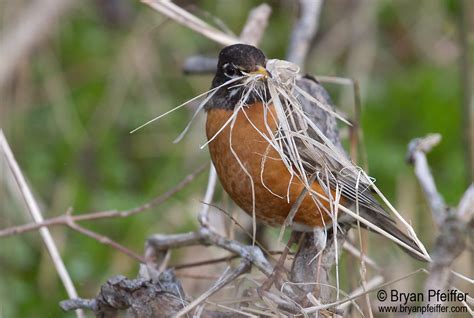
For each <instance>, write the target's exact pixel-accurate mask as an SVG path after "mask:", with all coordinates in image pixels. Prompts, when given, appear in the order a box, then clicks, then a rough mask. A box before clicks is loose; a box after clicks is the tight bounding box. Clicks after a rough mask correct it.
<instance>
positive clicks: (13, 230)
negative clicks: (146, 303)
mask: <svg viewBox="0 0 474 318" xmlns="http://www.w3.org/2000/svg"><path fill="white" fill-rule="evenodd" d="M206 167H207V164H205V165H202V166H200V167H199V168H198V169H196V170H195V171H194V172H192V173H191V174H189V175H187V176H186V177H185V178H184V179H183V180H181V181H180V182H179V183H178V184H177V185H176V186H174V187H173V188H171V189H170V190H168V191H166V192H165V193H163V194H161V195H159V196H157V197H156V198H154V199H152V200H151V201H149V202H146V203H145V204H143V205H140V206H138V207H134V208H132V209H128V210H106V211H99V212H91V213H85V214H80V215H67V214H65V215H61V216H58V217H55V218H51V219H47V220H44V221H41V222H38V223H30V224H24V225H19V226H13V227H9V228H6V229H3V230H0V237H6V236H11V235H16V234H21V233H25V232H31V231H35V230H38V229H41V228H44V227H50V226H58V225H62V226H64V225H69V223H71V222H73V223H77V222H82V221H92V220H99V219H110V218H126V217H129V216H132V215H135V214H138V213H141V212H144V211H147V210H150V209H151V208H154V207H156V206H157V205H160V204H162V203H163V202H165V201H166V200H168V199H169V198H170V197H172V196H173V195H175V194H176V193H178V192H179V191H181V190H182V189H183V188H185V187H186V186H187V185H188V184H189V183H190V182H191V181H193V180H194V179H195V178H196V177H197V176H198V175H200V174H201V173H202V172H203V171H204V170H205V168H206Z"/></svg>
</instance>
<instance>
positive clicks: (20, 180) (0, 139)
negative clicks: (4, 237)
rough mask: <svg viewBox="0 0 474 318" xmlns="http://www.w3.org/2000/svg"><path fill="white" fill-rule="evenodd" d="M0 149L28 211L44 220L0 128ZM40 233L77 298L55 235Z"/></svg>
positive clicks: (63, 278) (57, 270)
mask: <svg viewBox="0 0 474 318" xmlns="http://www.w3.org/2000/svg"><path fill="white" fill-rule="evenodd" d="M0 149H1V150H2V152H3V154H4V155H5V158H6V161H7V164H8V165H9V167H10V170H11V171H12V173H13V177H14V178H15V180H16V182H17V184H18V187H19V188H20V191H21V194H22V195H23V198H24V200H25V202H26V205H27V207H28V211H29V213H30V215H31V218H32V219H33V220H34V222H35V223H39V222H43V215H42V213H41V210H40V208H39V205H38V203H37V202H36V200H35V198H34V196H33V193H32V191H31V190H30V188H29V187H28V184H27V182H26V180H25V177H24V176H23V173H22V172H21V169H20V166H19V165H18V163H17V161H16V159H15V157H14V156H13V152H12V150H11V148H10V146H9V144H8V142H7V139H6V138H5V135H4V134H3V131H2V130H0ZM40 235H41V238H42V239H43V242H44V244H45V245H46V249H47V250H48V253H49V255H50V256H51V260H52V261H53V264H54V268H55V269H56V272H57V273H58V275H59V278H60V279H61V281H62V283H63V285H64V288H65V289H66V292H67V294H68V296H69V297H70V298H77V291H76V287H75V286H74V283H73V282H72V279H71V276H70V275H69V272H68V271H67V269H66V266H65V265H64V262H63V260H62V258H61V254H60V253H59V250H58V247H57V246H56V243H55V242H54V239H53V236H52V235H51V232H50V231H49V229H47V228H44V227H42V228H40ZM76 314H77V316H78V317H84V313H83V312H82V311H77V312H76Z"/></svg>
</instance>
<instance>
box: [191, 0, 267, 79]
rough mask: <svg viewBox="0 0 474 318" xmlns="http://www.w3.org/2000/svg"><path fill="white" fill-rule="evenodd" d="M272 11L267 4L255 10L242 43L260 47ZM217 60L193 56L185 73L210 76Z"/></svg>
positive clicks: (241, 35)
mask: <svg viewBox="0 0 474 318" xmlns="http://www.w3.org/2000/svg"><path fill="white" fill-rule="evenodd" d="M271 12H272V10H271V7H270V6H269V5H267V4H265V3H263V4H261V5H259V6H257V7H255V8H253V9H252V10H251V11H250V13H249V15H248V18H247V22H246V23H245V25H244V27H243V29H242V32H241V33H240V42H241V43H247V44H251V45H254V46H258V44H259V43H260V40H261V39H262V36H263V34H264V32H265V29H266V27H267V24H268V19H269V18H270V14H271ZM216 66H217V59H216V58H210V57H206V56H200V55H197V56H191V57H189V58H188V59H187V60H186V61H185V62H184V65H183V72H184V73H186V74H209V73H212V74H213V73H215V72H216Z"/></svg>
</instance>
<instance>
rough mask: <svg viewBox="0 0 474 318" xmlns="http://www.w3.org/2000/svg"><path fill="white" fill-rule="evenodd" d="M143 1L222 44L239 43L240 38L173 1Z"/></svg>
mask: <svg viewBox="0 0 474 318" xmlns="http://www.w3.org/2000/svg"><path fill="white" fill-rule="evenodd" d="M142 3H144V4H146V5H148V6H149V7H151V8H152V9H154V10H156V11H158V12H161V13H162V14H164V15H166V16H167V17H169V18H171V19H173V20H174V21H176V22H178V23H179V24H182V25H184V26H185V27H187V28H189V29H191V30H193V31H195V32H197V33H199V34H201V35H204V36H205V37H207V38H208V39H211V40H213V41H214V42H217V43H219V44H222V45H231V44H236V43H239V42H240V41H239V39H238V38H235V37H233V36H230V35H228V34H226V33H224V32H222V31H220V30H218V29H216V28H214V27H212V26H210V25H209V24H207V23H206V22H204V21H202V20H201V19H199V18H197V17H196V16H194V15H192V14H191V13H189V12H188V11H186V10H184V9H183V8H181V7H179V6H177V5H175V4H174V3H172V2H171V1H166V0H142Z"/></svg>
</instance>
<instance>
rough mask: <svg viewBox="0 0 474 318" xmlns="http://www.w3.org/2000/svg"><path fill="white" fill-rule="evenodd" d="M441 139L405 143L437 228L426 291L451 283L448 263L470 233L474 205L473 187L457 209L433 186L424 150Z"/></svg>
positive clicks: (429, 314) (442, 287)
mask: <svg viewBox="0 0 474 318" xmlns="http://www.w3.org/2000/svg"><path fill="white" fill-rule="evenodd" d="M440 140H441V136H440V135H438V134H436V135H428V136H427V137H425V138H418V139H415V140H413V141H411V142H410V144H409V146H408V156H407V158H408V161H409V162H410V163H412V164H413V165H414V166H415V174H416V176H417V178H418V180H419V182H420V184H421V186H422V188H423V191H424V193H425V196H426V199H427V200H428V203H429V205H430V207H431V212H432V214H433V218H434V219H435V221H436V223H437V225H438V228H439V229H440V234H439V235H438V237H437V238H436V242H435V245H434V249H433V252H432V260H433V261H432V263H431V264H430V268H429V272H430V274H429V276H428V278H427V280H426V282H425V294H427V293H428V291H429V290H446V289H447V288H449V286H450V285H451V279H452V275H451V273H452V272H451V265H452V264H453V262H454V260H455V259H456V258H457V257H458V256H459V255H461V253H462V252H463V251H464V249H465V247H466V237H467V236H468V235H469V233H470V232H472V215H473V214H474V212H473V211H474V205H471V204H472V202H474V190H473V189H474V186H471V187H470V188H469V189H468V190H467V191H466V193H465V195H464V197H463V199H462V200H461V203H460V204H459V208H460V210H459V211H456V210H455V209H450V208H448V207H447V206H446V204H445V203H444V200H443V198H442V197H441V195H440V194H439V193H438V190H437V189H436V185H435V183H434V179H433V176H432V175H431V171H430V168H429V166H428V162H427V160H426V153H427V152H428V151H430V150H431V148H432V147H434V146H435V145H437V144H438V143H439V141H440ZM470 205H471V206H470ZM466 211H470V212H466ZM427 315H428V316H432V315H433V314H432V313H428V314H427ZM433 317H434V316H433Z"/></svg>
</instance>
